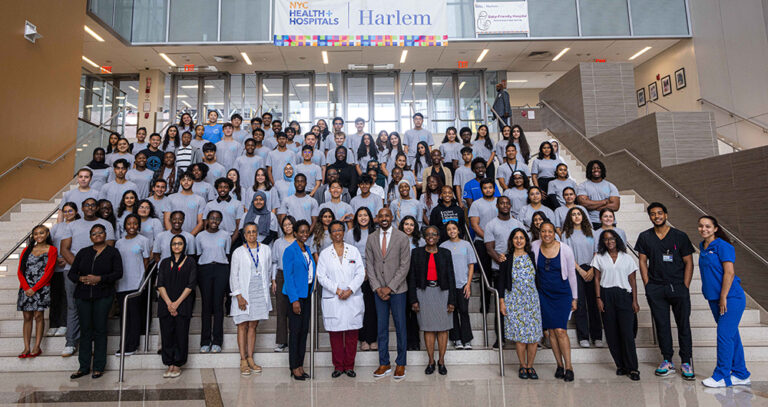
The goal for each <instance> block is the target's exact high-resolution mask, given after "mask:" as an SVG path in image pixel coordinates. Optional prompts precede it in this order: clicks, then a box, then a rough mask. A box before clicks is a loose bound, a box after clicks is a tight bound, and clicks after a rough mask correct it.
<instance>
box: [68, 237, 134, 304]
mask: <svg viewBox="0 0 768 407" xmlns="http://www.w3.org/2000/svg"><path fill="white" fill-rule="evenodd" d="M89 274H93V275H95V276H101V281H99V283H98V284H96V285H85V284H83V283H81V282H80V280H79V278H80V277H81V276H87V275H89ZM67 277H69V279H70V280H71V281H72V282H74V283H76V284H77V287H75V298H79V299H81V300H89V299H97V298H104V297H109V296H110V295H114V294H115V282H117V280H119V279H121V278H123V259H122V257H120V252H119V251H117V249H115V248H114V247H112V246H110V245H107V246H106V247H105V248H104V249H103V250H102V251H101V253H99V254H98V255H97V253H96V250H95V249H94V248H93V246H88V247H85V248H83V249H80V251H79V252H77V255H75V261H73V262H72V268H70V269H69V273H68V275H67Z"/></svg>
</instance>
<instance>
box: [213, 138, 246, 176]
mask: <svg viewBox="0 0 768 407" xmlns="http://www.w3.org/2000/svg"><path fill="white" fill-rule="evenodd" d="M242 153H243V143H242V142H238V141H237V140H224V139H222V140H221V141H219V142H218V143H216V161H218V162H219V163H221V165H223V166H224V168H227V169H229V168H234V166H235V160H236V159H237V157H239V156H240V154H242Z"/></svg>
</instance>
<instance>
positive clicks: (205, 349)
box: [200, 345, 211, 353]
mask: <svg viewBox="0 0 768 407" xmlns="http://www.w3.org/2000/svg"><path fill="white" fill-rule="evenodd" d="M210 351H211V346H210V345H203V346H201V347H200V353H208V352H210Z"/></svg>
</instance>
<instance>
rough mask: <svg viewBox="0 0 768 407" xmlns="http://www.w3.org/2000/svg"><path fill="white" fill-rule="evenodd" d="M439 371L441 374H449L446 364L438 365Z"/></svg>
mask: <svg viewBox="0 0 768 407" xmlns="http://www.w3.org/2000/svg"><path fill="white" fill-rule="evenodd" d="M437 373H440V376H445V375H447V374H448V369H447V368H446V367H445V365H437Z"/></svg>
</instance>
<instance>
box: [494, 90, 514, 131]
mask: <svg viewBox="0 0 768 407" xmlns="http://www.w3.org/2000/svg"><path fill="white" fill-rule="evenodd" d="M505 87H506V86H505V83H504V82H501V83H497V84H496V100H494V101H493V110H494V111H495V112H496V114H497V116H496V120H501V121H502V122H504V124H507V125H508V124H509V118H510V116H512V107H511V106H510V105H509V93H507V91H506V89H504V88H505ZM499 127H501V126H499Z"/></svg>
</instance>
